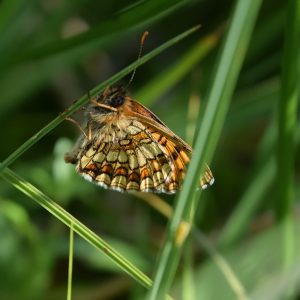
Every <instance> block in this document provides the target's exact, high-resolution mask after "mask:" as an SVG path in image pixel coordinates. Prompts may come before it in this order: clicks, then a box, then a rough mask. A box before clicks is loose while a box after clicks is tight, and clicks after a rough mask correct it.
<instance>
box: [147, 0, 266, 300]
mask: <svg viewBox="0 0 300 300" xmlns="http://www.w3.org/2000/svg"><path fill="white" fill-rule="evenodd" d="M260 5H261V0H245V1H237V2H236V7H235V10H234V13H233V17H232V20H231V23H230V27H229V31H228V34H227V37H226V39H225V43H224V47H223V49H222V53H221V56H220V59H219V63H218V66H217V70H216V74H215V79H214V82H213V84H212V87H211V91H210V94H209V98H208V99H209V100H208V105H207V109H206V112H205V114H204V118H203V121H202V126H201V127H200V130H199V132H198V135H197V138H196V143H195V150H194V153H193V157H192V161H191V163H190V166H189V169H188V172H187V176H186V179H185V181H184V184H183V189H182V192H181V193H180V195H179V197H178V198H177V201H176V207H175V211H174V216H173V218H172V219H171V220H170V222H169V226H168V233H167V238H166V241H165V243H164V247H163V249H162V253H161V255H160V259H159V262H158V268H157V270H156V273H155V276H154V283H153V286H152V289H151V290H150V293H149V294H148V299H149V300H156V299H161V298H163V296H164V295H165V294H166V292H167V291H168V290H169V288H170V285H171V283H172V280H173V277H174V274H175V271H176V267H177V264H178V261H179V257H180V252H181V246H182V244H180V245H179V244H177V243H176V235H177V233H178V228H179V225H180V224H181V222H182V221H185V220H188V216H189V214H190V211H191V208H192V206H193V205H196V203H194V202H193V194H194V192H195V190H196V187H197V185H198V180H199V177H200V174H201V171H202V169H203V167H204V164H205V161H210V159H211V158H212V155H213V153H214V150H215V148H216V144H217V141H218V139H219V136H220V133H221V129H222V126H223V123H224V120H225V116H226V113H227V111H228V108H229V103H230V99H231V96H232V93H233V90H234V87H235V84H236V81H237V77H238V74H239V71H240V69H241V65H242V62H243V59H244V56H245V52H246V49H247V48H248V44H249V40H250V36H251V33H252V30H253V27H254V24H255V21H256V17H257V14H258V10H259V8H260ZM195 207H196V206H195Z"/></svg>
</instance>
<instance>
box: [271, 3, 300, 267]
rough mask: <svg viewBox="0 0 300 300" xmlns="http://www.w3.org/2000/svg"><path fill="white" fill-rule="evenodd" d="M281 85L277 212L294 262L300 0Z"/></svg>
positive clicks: (291, 19)
mask: <svg viewBox="0 0 300 300" xmlns="http://www.w3.org/2000/svg"><path fill="white" fill-rule="evenodd" d="M285 37H286V40H285V45H284V54H283V67H282V86H281V93H280V98H279V101H278V143H277V148H278V155H277V167H278V170H277V186H278V207H277V216H278V219H279V220H280V221H283V222H284V229H283V232H282V235H283V236H282V246H283V249H282V251H283V262H284V264H285V266H288V265H289V264H291V261H292V260H293V256H294V254H295V253H294V248H295V245H294V237H293V236H294V225H293V204H294V201H295V199H294V198H295V192H294V168H295V166H294V165H295V132H296V131H295V130H296V125H297V107H298V99H299V87H298V82H299V78H300V77H299V46H300V1H299V0H290V1H289V3H288V11H287V20H286V31H285Z"/></svg>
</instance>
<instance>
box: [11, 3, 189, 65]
mask: <svg viewBox="0 0 300 300" xmlns="http://www.w3.org/2000/svg"><path fill="white" fill-rule="evenodd" d="M184 3H186V1H183V0H176V1H174V0H167V1H160V0H155V1H143V2H142V3H140V5H138V6H136V7H134V8H133V9H130V10H127V11H125V12H123V13H119V14H118V15H117V16H115V17H114V18H112V19H111V20H109V21H107V22H103V23H101V24H99V25H98V26H95V27H93V28H91V29H90V30H89V31H87V32H83V33H81V34H78V35H76V36H74V37H70V38H68V39H65V40H62V39H60V40H55V41H53V42H49V43H47V44H45V45H41V46H39V47H36V48H33V49H26V51H24V52H21V53H19V55H18V56H17V57H15V58H12V59H11V60H9V61H7V62H5V63H6V64H7V65H12V64H17V63H18V64H20V63H22V62H25V61H26V62H28V61H30V60H36V59H44V58H47V57H49V56H52V55H58V54H61V53H63V52H65V51H68V50H73V49H74V48H76V47H82V45H84V46H85V47H87V46H88V45H89V44H92V43H97V45H98V47H99V46H101V45H103V44H105V43H107V42H111V41H113V40H115V39H116V38H117V37H118V34H121V33H125V32H128V31H129V30H132V29H133V28H137V27H138V26H142V25H143V26H145V25H147V24H149V23H151V22H152V21H155V20H157V19H160V18H163V17H164V16H166V15H168V14H169V13H171V12H172V11H173V10H175V9H176V8H178V7H180V6H181V5H183V4H184ZM112 33H113V34H112ZM99 37H101V39H99Z"/></svg>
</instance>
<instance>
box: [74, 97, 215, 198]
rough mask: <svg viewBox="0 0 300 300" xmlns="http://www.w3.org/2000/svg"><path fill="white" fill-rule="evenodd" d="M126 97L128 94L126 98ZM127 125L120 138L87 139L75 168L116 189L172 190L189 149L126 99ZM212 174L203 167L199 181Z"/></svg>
mask: <svg viewBox="0 0 300 300" xmlns="http://www.w3.org/2000/svg"><path fill="white" fill-rule="evenodd" d="M128 98H129V97H128ZM123 113H124V116H125V119H126V120H127V121H128V125H127V126H124V128H123V133H122V138H119V139H118V138H115V137H116V136H117V134H116V133H115V132H111V134H110V135H107V136H106V138H105V141H101V140H100V141H91V142H90V143H89V144H87V145H86V146H85V147H84V148H83V149H82V150H81V153H80V155H79V158H78V162H77V171H78V172H79V173H80V174H81V175H82V176H84V177H85V178H86V179H88V180H90V181H92V182H95V183H96V184H98V185H100V186H102V187H105V188H111V189H114V190H118V191H131V190H136V191H142V192H164V193H175V192H176V191H177V190H178V189H179V188H180V186H181V183H182V181H183V179H184V176H185V173H186V168H187V164H188V163H189V161H190V158H189V157H190V155H191V152H192V149H191V148H190V146H189V145H188V144H186V143H185V142H184V141H183V140H181V139H180V138H179V137H178V136H176V135H175V134H174V133H173V132H172V131H171V130H170V129H169V128H168V127H167V126H166V125H165V124H163V123H162V122H161V121H160V120H159V119H158V118H157V117H156V116H155V115H154V114H153V113H152V112H151V111H149V110H148V109H146V108H145V107H144V106H142V105H141V104H139V103H138V102H136V101H134V100H132V99H131V98H129V99H127V106H126V107H125V109H124V112H123ZM212 180H213V177H212V174H211V171H210V170H209V168H208V167H207V169H206V170H205V173H204V175H203V176H202V177H201V180H200V184H201V187H202V188H206V187H207V186H208V185H209V184H211V183H212Z"/></svg>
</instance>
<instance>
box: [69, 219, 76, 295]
mask: <svg viewBox="0 0 300 300" xmlns="http://www.w3.org/2000/svg"><path fill="white" fill-rule="evenodd" d="M73 252H74V231H73V223H71V226H70V242H69V268H68V290H67V300H71V299H72V275H73Z"/></svg>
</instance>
